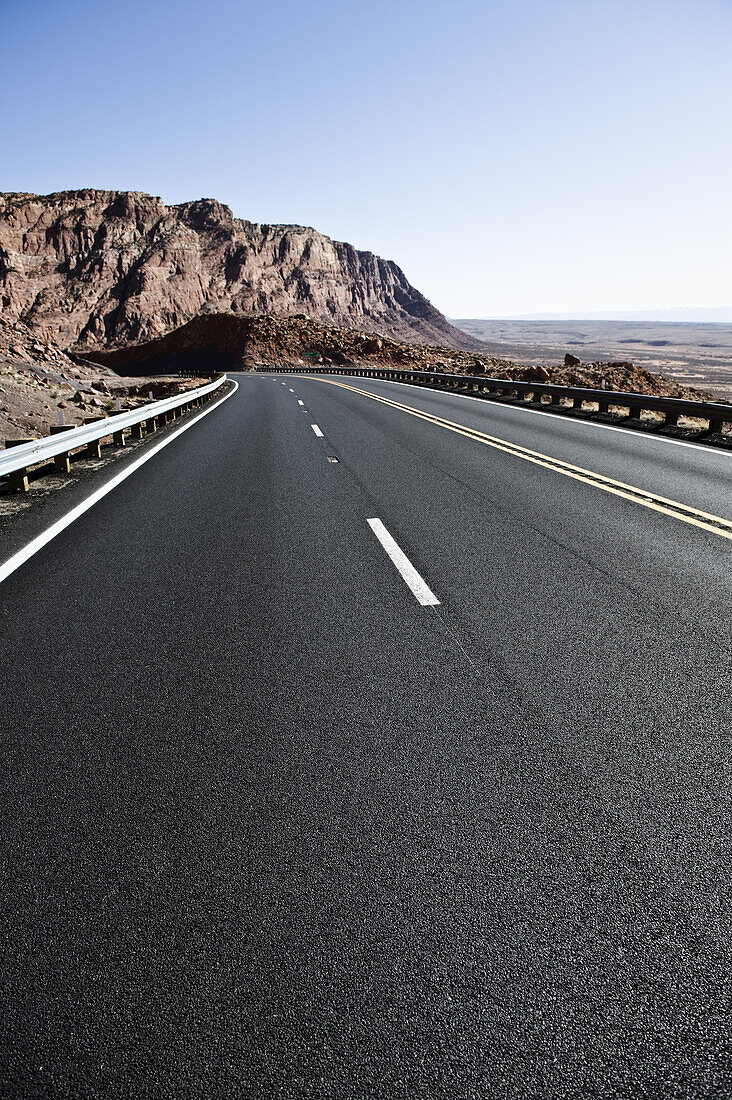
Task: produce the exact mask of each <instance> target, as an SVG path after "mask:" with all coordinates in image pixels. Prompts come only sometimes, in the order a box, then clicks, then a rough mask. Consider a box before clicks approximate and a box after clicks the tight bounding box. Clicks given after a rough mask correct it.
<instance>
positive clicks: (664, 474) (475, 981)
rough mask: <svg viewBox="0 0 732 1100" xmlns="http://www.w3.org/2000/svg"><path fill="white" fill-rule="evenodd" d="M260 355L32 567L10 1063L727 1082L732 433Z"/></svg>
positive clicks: (606, 1086) (12, 874)
mask: <svg viewBox="0 0 732 1100" xmlns="http://www.w3.org/2000/svg"><path fill="white" fill-rule="evenodd" d="M238 380H239V389H238V391H237V392H236V393H235V394H234V395H233V397H231V399H230V400H228V401H226V402H225V403H224V404H222V405H221V406H220V407H219V408H217V409H215V410H214V411H212V412H211V413H210V415H208V416H206V417H204V418H202V419H201V420H200V421H199V422H198V423H197V424H195V425H193V426H192V427H191V428H190V430H188V431H186V432H185V433H184V434H182V435H181V436H180V437H179V438H177V439H176V440H174V441H173V442H172V443H171V444H170V445H169V446H167V447H166V448H165V449H164V450H162V451H161V452H160V453H159V454H157V455H155V457H154V458H152V459H151V461H150V462H148V463H147V464H146V465H144V466H143V467H142V468H141V469H139V470H137V471H136V472H135V473H134V474H133V475H131V476H130V477H129V478H128V479H127V480H126V481H124V482H123V483H122V484H120V485H119V486H118V487H117V488H115V489H114V491H113V492H111V493H110V494H109V495H107V496H105V497H104V498H103V499H102V500H101V501H100V502H99V503H98V504H96V505H95V506H94V507H93V508H92V509H90V510H89V511H88V512H87V513H86V514H84V515H83V516H81V518H79V519H78V520H77V521H76V522H75V523H74V524H72V525H71V526H70V527H68V528H67V529H66V530H65V531H64V532H63V533H62V534H60V535H59V536H58V537H57V538H56V539H54V541H52V542H51V543H49V544H48V545H47V546H46V547H44V548H43V549H42V550H41V551H39V553H37V554H36V555H35V556H34V557H32V558H31V559H30V560H29V561H27V562H26V563H25V564H24V565H22V566H21V567H20V568H19V569H18V570H17V571H16V572H14V573H13V574H12V575H11V576H10V577H8V578H7V579H6V580H5V581H4V582H3V583H2V584H1V585H0V627H1V629H2V643H1V644H0V656H1V658H2V666H1V667H2V677H3V696H4V700H3V728H4V735H3V740H4V749H3V769H2V790H1V791H0V820H1V822H2V834H1V839H2V844H1V845H0V850H1V851H2V853H3V855H2V858H3V864H4V869H3V870H4V874H3V882H4V888H3V897H4V904H3V908H2V916H1V917H0V920H1V921H2V924H1V927H0V932H1V935H0V943H1V947H0V950H1V951H2V978H1V988H0V999H1V1000H2V1003H3V1006H4V1007H3V1012H2V1027H3V1032H4V1036H3V1043H2V1049H3V1050H4V1052H5V1053H4V1057H3V1068H2V1071H0V1095H2V1096H8V1097H11V1096H12V1097H54V1098H55V1097H73V1098H87V1097H93V1098H109V1097H114V1098H118V1097H119V1098H147V1097H150V1098H153V1097H154V1098H168V1097H170V1098H181V1097H195V1098H199V1097H200V1098H208V1097H237V1098H239V1097H252V1098H254V1097H257V1098H260V1097H287V1098H290V1097H293V1098H318V1100H321V1098H322V1100H330V1098H338V1100H358V1098H361V1097H378V1098H382V1097H383V1098H392V1097H393V1098H404V1100H411V1098H415V1097H416V1098H422V1097H424V1098H432V1097H435V1098H450V1100H462V1098H465V1100H467V1098H491V1100H492V1098H511V1100H513V1098H517V1100H519V1098H520V1100H527V1098H542V1100H546V1098H557V1100H558V1098H577V1100H580V1098H581V1100H587V1098H594V1097H628V1098H633V1100H635V1098H639V1097H648V1098H654V1100H655V1098H657V1097H673V1098H680V1097H690V1098H699V1097H704V1098H706V1097H709V1098H711V1097H714V1098H719V1097H721V1096H725V1095H730V1094H731V1093H732V1049H731V1042H730V1038H731V1031H730V1008H731V1005H730V981H731V979H730V974H731V973H732V947H731V936H730V933H731V931H732V896H731V891H730V884H731V882H732V866H731V863H732V861H731V858H730V828H731V827H732V812H731V811H732V807H731V805H730V793H731V790H732V746H731V744H730V740H731V738H730V735H731V733H732V722H731V721H730V718H731V715H732V707H731V706H730V673H731V672H732V667H731V666H732V661H731V658H730V652H731V647H730V641H731V637H730V635H731V633H732V631H731V616H730V605H731V598H732V569H731V568H730V564H731V562H732V540H731V539H730V538H729V534H730V531H731V530H732V528H730V527H729V526H727V527H725V525H724V523H723V522H719V521H717V520H716V519H714V518H713V517H721V518H722V520H724V519H726V520H727V521H729V520H730V519H732V506H731V505H732V492H731V491H730V486H731V485H732V479H731V477H730V475H731V473H732V456H730V455H729V454H726V453H719V452H715V451H711V450H710V451H707V450H704V448H703V447H696V446H689V445H685V444H681V443H673V442H670V441H665V440H661V439H655V438H648V437H646V436H643V435H639V434H638V433H629V432H622V431H617V430H614V429H611V428H604V427H601V426H597V425H593V424H588V423H573V422H570V421H568V420H567V419H566V418H560V417H554V416H551V415H544V414H541V413H537V412H530V411H525V410H519V409H512V408H508V407H504V406H501V405H498V404H493V403H490V402H482V401H475V400H470V399H465V398H460V397H458V396H456V395H451V394H445V393H434V392H427V391H422V390H418V389H415V388H412V387H407V386H398V385H394V384H389V383H386V382H377V381H372V380H369V381H366V380H362V379H358V378H337V379H329V380H326V379H316V378H309V377H302V376H296V375H279V376H278V375H264V374H262V375H242V376H239V379H238ZM359 391H362V392H359ZM369 395H370V396H369ZM377 398H378V399H377ZM394 403H396V405H395V404H394ZM397 405H398V406H404V405H406V406H409V408H401V407H397ZM316 428H317V431H316ZM484 437H486V438H484ZM333 459H337V461H332V460H333ZM96 476H98V478H99V479H100V481H101V480H103V478H104V476H105V475H104V474H103V473H100V474H98V475H96ZM618 482H621V483H622V486H625V487H626V488H623V487H622V486H621V487H618V484H617V483H618ZM628 486H629V487H630V489H628V488H627V487H628ZM664 502H665V503H664ZM669 502H671V503H670V504H669ZM60 507H62V505H61V504H59V501H58V499H56V500H55V501H53V500H51V501H49V502H48V503H46V504H44V505H39V506H38V508H36V509H31V510H30V512H28V513H26V514H25V516H24V518H23V519H22V523H21V522H19V526H18V527H17V529H16V532H17V531H25V530H26V528H27V529H28V531H30V527H32V526H33V524H36V525H39V526H40V527H42V526H43V524H44V523H45V522H46V519H45V518H44V517H45V516H46V513H48V516H49V517H50V518H54V515H55V513H54V509H56V511H58V509H59V508H60ZM702 513H703V514H704V515H702ZM704 516H707V518H704ZM709 517H712V518H709ZM369 520H371V521H373V522H372V523H369ZM377 521H379V522H377ZM23 525H25V526H23ZM24 537H25V536H24ZM14 538H15V540H16V542H17V538H18V535H17V533H16V535H12V534H6V536H5V540H4V542H3V543H2V545H0V560H2V559H3V558H4V557H5V556H7V555H6V554H5V553H3V550H4V549H6V550H7V552H9V551H10V550H15V549H16V548H17V547H16V545H15V543H14V542H13V539H14ZM390 540H391V541H390ZM400 554H401V557H400V556H399V555H400Z"/></svg>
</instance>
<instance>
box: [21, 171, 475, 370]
mask: <svg viewBox="0 0 732 1100" xmlns="http://www.w3.org/2000/svg"><path fill="white" fill-rule="evenodd" d="M0 307H1V309H2V313H3V315H4V316H5V317H6V318H8V319H9V320H15V319H18V320H21V321H22V322H24V323H25V324H26V325H28V326H29V327H31V328H32V329H33V330H35V331H37V332H38V333H39V334H42V335H43V336H44V337H45V338H47V339H50V340H54V341H56V342H57V343H59V344H61V345H63V346H65V347H73V346H76V347H78V348H86V347H108V348H112V347H119V346H122V345H125V344H129V343H135V342H139V341H142V340H150V339H152V338H154V337H156V336H160V335H162V334H164V333H167V332H170V331H171V330H172V329H175V328H177V327H178V326H180V325H182V324H184V323H185V322H187V321H189V320H190V319H191V318H193V317H195V316H197V315H199V314H205V313H212V312H215V313H229V312H230V313H234V314H262V313H277V314H304V315H305V316H307V317H311V318H313V319H315V320H319V321H323V322H326V323H330V324H336V325H350V326H357V327H360V328H363V329H367V330H370V331H375V332H380V333H382V334H384V335H386V336H391V337H396V338H400V339H403V340H411V341H416V342H423V343H424V342H426V343H432V344H435V343H440V344H449V345H451V346H453V347H462V348H473V347H476V346H478V345H477V344H476V342H475V340H474V339H473V338H471V337H470V336H467V335H466V334H465V333H462V332H460V331H459V330H458V329H456V328H453V326H452V325H450V324H449V323H448V321H447V320H446V319H445V317H443V315H442V314H441V313H440V312H439V311H438V310H437V309H435V308H434V306H432V305H431V304H430V303H429V302H428V301H427V299H426V298H425V297H424V296H423V295H422V294H420V293H419V291H418V290H415V289H414V287H413V286H411V285H410V284H409V283H408V282H407V279H406V278H405V276H404V274H403V272H402V271H401V269H400V268H399V267H397V265H396V264H394V263H392V262H391V261H388V260H382V259H380V258H379V257H378V256H374V255H373V253H371V252H359V251H357V250H356V249H355V248H353V247H352V246H351V245H349V244H343V243H341V242H339V241H332V240H330V238H329V237H324V236H323V235H322V234H321V233H318V232H316V230H314V229H307V228H305V227H303V226H299V225H257V224H255V223H253V222H247V221H242V220H240V219H238V218H234V216H233V214H232V212H231V210H230V209H229V208H228V207H227V206H223V205H222V204H221V203H219V202H216V201H215V200H213V199H200V200H198V201H197V202H188V203H183V204H182V205H180V206H165V204H164V203H163V202H162V200H161V199H159V198H154V197H152V196H150V195H144V194H141V193H139V192H127V191H93V190H84V191H64V192H60V193H58V194H55V195H43V196H41V195H26V194H5V195H0Z"/></svg>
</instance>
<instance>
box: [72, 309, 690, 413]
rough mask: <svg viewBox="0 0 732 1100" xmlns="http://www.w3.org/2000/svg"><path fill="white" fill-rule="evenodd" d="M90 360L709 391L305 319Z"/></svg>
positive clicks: (143, 367)
mask: <svg viewBox="0 0 732 1100" xmlns="http://www.w3.org/2000/svg"><path fill="white" fill-rule="evenodd" d="M87 354H88V355H89V356H90V357H91V358H92V359H94V360H98V361H99V362H100V363H103V364H104V365H105V366H108V367H112V368H113V369H114V370H115V371H117V372H118V373H120V374H138V373H142V372H145V373H150V374H152V373H154V372H155V371H163V372H166V371H171V372H172V371H176V370H183V369H189V370H199V369H203V368H208V369H211V368H220V369H222V370H248V369H250V368H252V367H253V366H255V365H256V364H257V363H259V362H262V363H268V364H282V365H283V366H284V365H292V366H306V365H312V366H313V367H317V366H318V365H323V366H328V365H334V364H339V365H349V364H352V365H365V366H392V365H393V366H402V367H405V368H407V369H409V370H437V371H444V372H452V373H457V374H488V375H491V376H492V377H494V378H511V379H523V380H526V381H542V380H543V381H551V382H555V383H557V384H558V385H562V386H588V387H590V388H594V387H599V386H601V384H602V382H603V381H604V382H605V385H606V387H607V388H608V389H609V390H616V391H619V390H620V391H626V392H627V391H632V392H634V393H644V394H657V395H659V396H662V397H687V398H690V399H700V398H702V397H707V396H708V395H707V394H705V393H703V392H702V391H699V390H694V389H691V388H689V387H685V386H681V385H679V384H678V383H676V382H674V381H672V380H671V379H668V378H664V377H662V376H661V375H656V374H651V373H650V372H649V371H645V370H642V369H641V368H640V367H636V366H634V365H633V364H632V363H626V362H616V363H589V364H588V363H580V362H576V363H574V364H573V365H565V366H535V365H533V366H522V365H521V364H518V363H514V362H511V361H509V360H507V359H499V358H496V357H495V356H491V355H488V354H476V353H474V352H465V351H459V350H456V349H455V348H447V347H434V346H427V345H424V344H419V345H418V344H408V343H404V342H402V341H398V340H393V339H390V338H388V337H382V336H375V335H374V334H373V333H368V332H364V331H362V330H360V329H355V328H338V327H336V326H334V325H323V324H320V323H319V322H317V321H312V320H310V319H309V318H306V317H302V316H299V317H298V316H296V317H273V316H267V317H232V316H230V315H229V316H227V315H209V316H205V317H196V318H195V319H194V320H192V321H190V322H189V323H188V324H187V325H184V326H183V327H182V328H179V329H177V330H176V331H175V332H171V333H169V334H168V335H166V336H163V337H160V338H158V339H157V340H152V341H149V342H147V343H143V344H138V345H137V346H134V347H127V348H120V349H118V350H113V351H98V352H97V351H94V350H92V351H89V352H88V353H87Z"/></svg>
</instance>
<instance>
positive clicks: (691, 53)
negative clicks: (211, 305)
mask: <svg viewBox="0 0 732 1100" xmlns="http://www.w3.org/2000/svg"><path fill="white" fill-rule="evenodd" d="M730 58H732V0H632V2H626V0H577V2H575V0H570V2H551V0H541V2H539V0H513V2H511V0H502V2H500V3H497V2H493V0H482V2H479V0H453V2H449V3H448V2H439V0H420V2H417V0H368V2H366V0H352V2H348V0H343V2H340V3H330V2H326V0H307V2H306V0H302V2H299V3H298V2H294V0H266V2H247V0H244V2H239V3H237V2H234V0H210V2H208V3H195V4H194V3H191V2H189V0H145V2H141V0H118V2H117V3H109V2H105V0H93V2H92V0H64V2H63V3H59V2H58V0H0V63H1V64H2V73H3V106H2V111H1V112H0V137H1V145H0V149H1V153H2V160H1V161H0V164H1V168H0V190H3V191H34V192H38V193H41V194H45V193H47V192H50V191H57V190H63V189H66V188H79V187H86V186H91V187H99V188H110V189H125V190H127V189H130V190H138V191H147V192H150V193H152V194H155V195H161V196H162V197H163V199H164V200H165V201H166V202H169V203H175V202H181V201H184V200H186V199H193V198H199V197H201V196H211V197H215V198H218V199H220V200H221V201H223V202H225V203H227V204H228V205H229V206H231V207H232V208H233V210H234V213H235V214H236V215H237V216H239V217H244V218H249V219H250V220H252V221H262V222H297V223H302V224H305V225H313V226H315V227H316V228H317V229H319V230H321V231H322V232H324V233H327V234H328V235H329V236H331V237H335V238H337V239H340V240H347V241H350V242H352V243H353V244H355V245H356V246H357V247H359V248H365V249H370V250H371V251H373V252H377V253H379V254H381V255H382V256H385V257H387V258H389V259H394V260H396V261H397V262H398V263H399V264H400V265H401V266H402V267H403V268H404V270H405V272H406V274H407V276H408V277H409V279H410V280H411V281H412V282H413V283H414V284H415V285H416V286H418V287H419V288H420V289H421V290H422V291H424V293H426V294H427V295H428V297H430V298H431V299H432V301H433V302H434V303H435V304H436V305H437V306H438V307H439V308H441V309H442V310H444V311H445V312H446V313H448V314H449V315H450V316H453V317H490V316H509V315H512V314H517V313H528V312H555V311H556V312H563V313H567V312H570V313H571V312H575V311H576V312H586V311H592V310H626V309H627V310H633V309H643V308H650V307H656V308H668V307H675V306H687V305H688V306H708V307H712V306H716V307H725V306H728V307H732V63H731V61H730Z"/></svg>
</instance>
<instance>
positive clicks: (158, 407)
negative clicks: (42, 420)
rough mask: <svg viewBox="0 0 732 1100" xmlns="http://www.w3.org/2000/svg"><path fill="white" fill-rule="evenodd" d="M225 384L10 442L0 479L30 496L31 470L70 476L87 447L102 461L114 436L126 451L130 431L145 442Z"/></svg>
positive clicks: (1, 455) (0, 460)
mask: <svg viewBox="0 0 732 1100" xmlns="http://www.w3.org/2000/svg"><path fill="white" fill-rule="evenodd" d="M225 381H226V375H225V374H222V375H221V376H220V377H219V378H217V379H216V380H215V381H214V382H211V383H209V385H207V386H198V387H197V388H196V389H195V390H187V391H186V392H185V393H179V394H175V396H173V397H165V398H163V400H162V401H151V402H148V404H146V405H142V406H141V407H140V408H137V409H130V410H129V412H123V413H116V414H115V415H114V416H103V417H97V418H95V419H94V420H93V421H92V420H90V421H87V423H86V424H82V425H81V427H78V428H74V427H73V426H72V425H68V426H66V425H57V426H55V427H54V428H52V429H51V431H52V434H51V435H50V436H47V437H45V438H44V439H29V440H27V441H23V442H18V443H17V444H16V443H15V442H14V441H8V442H7V443H6V444H5V446H6V448H8V449H6V450H5V451H0V477H6V478H7V479H8V483H9V485H10V488H11V489H15V490H17V491H20V492H27V491H28V488H29V486H28V470H29V469H30V468H31V467H32V466H39V465H45V464H46V463H48V462H50V461H51V460H53V463H54V466H55V468H56V471H57V472H58V473H68V472H69V470H70V455H71V453H72V451H77V450H79V448H80V447H84V448H85V451H86V456H88V457H90V458H99V457H101V441H102V439H104V438H105V437H106V436H110V435H111V436H112V439H113V441H114V443H115V444H116V445H117V446H118V447H123V446H124V444H125V432H126V431H127V430H128V429H131V431H132V438H133V439H142V437H143V432H144V430H145V429H147V431H150V432H154V431H155V430H156V429H157V428H158V426H160V425H163V424H167V423H168V421H169V419H171V418H173V417H176V416H179V415H180V414H181V413H183V412H185V411H186V410H187V409H189V408H191V407H194V406H196V405H202V404H203V403H204V402H205V401H207V400H208V399H209V397H211V395H212V394H213V393H214V392H215V391H216V390H217V389H218V388H219V387H220V386H222V385H223V384H224V382H225Z"/></svg>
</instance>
